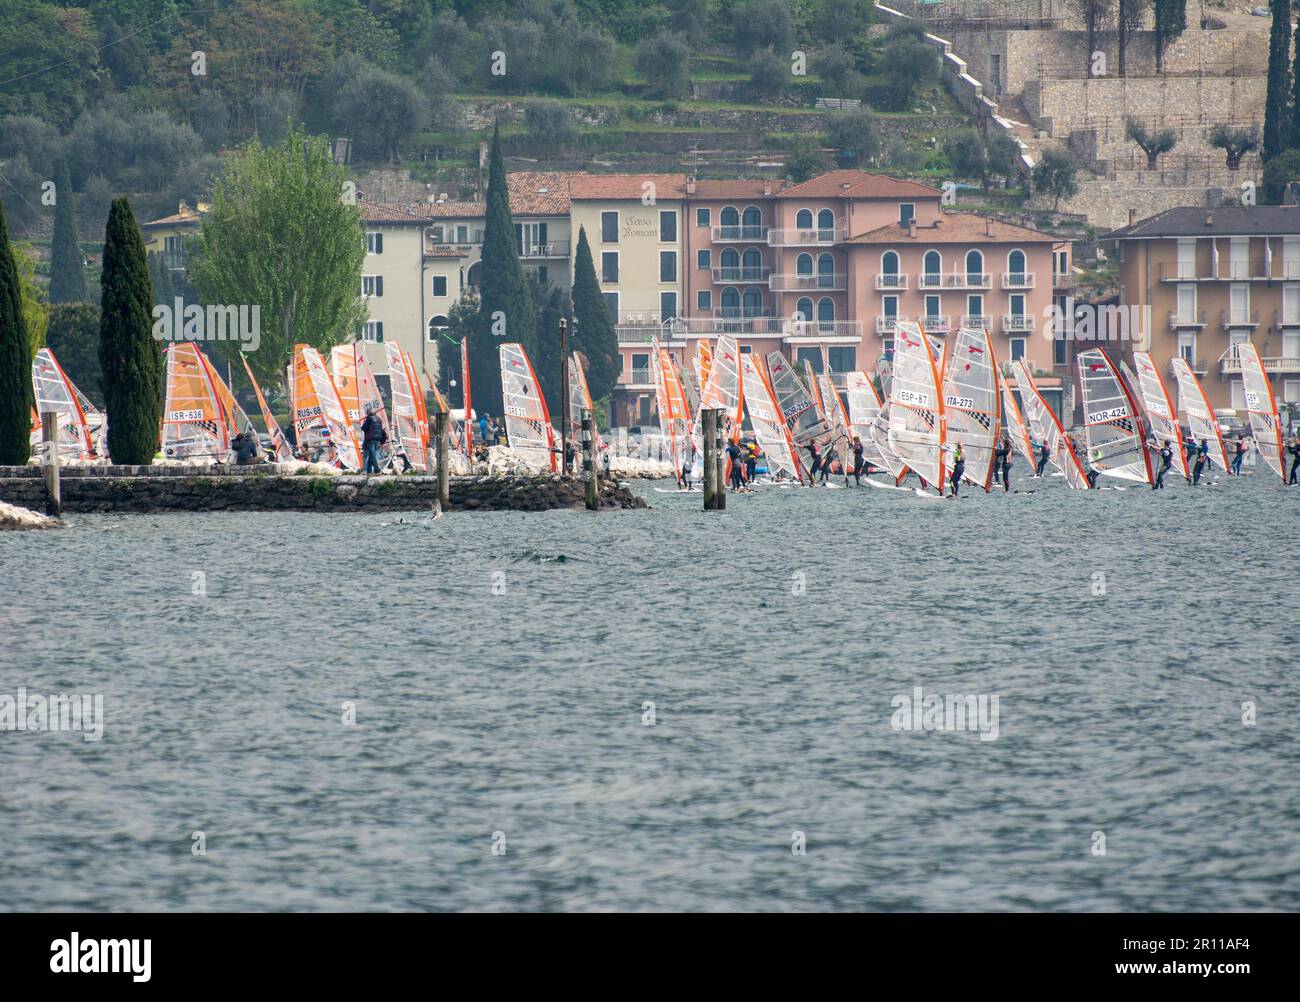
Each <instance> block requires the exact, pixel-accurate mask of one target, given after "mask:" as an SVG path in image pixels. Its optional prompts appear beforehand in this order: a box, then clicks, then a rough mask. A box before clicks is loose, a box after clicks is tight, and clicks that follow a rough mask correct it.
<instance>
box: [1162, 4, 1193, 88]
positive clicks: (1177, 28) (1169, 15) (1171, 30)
mask: <svg viewBox="0 0 1300 1002" xmlns="http://www.w3.org/2000/svg"><path fill="white" fill-rule="evenodd" d="M1154 7H1155V29H1156V71H1157V72H1159V73H1163V72H1164V71H1165V49H1166V48H1168V47H1169V43H1170V42H1172V41H1173V40H1174V39H1175V38H1177V37H1178V36H1179V35H1181V34H1182V33H1183V32H1184V31H1186V30H1187V0H1155V3H1154Z"/></svg>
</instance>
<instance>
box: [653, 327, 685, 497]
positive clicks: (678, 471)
mask: <svg viewBox="0 0 1300 1002" xmlns="http://www.w3.org/2000/svg"><path fill="white" fill-rule="evenodd" d="M650 371H651V374H652V376H653V378H654V384H655V410H656V411H657V412H658V416H659V433H660V435H662V436H663V440H664V444H665V445H666V446H667V448H668V456H669V459H670V461H671V462H672V464H673V476H674V477H678V478H680V477H681V475H682V470H683V469H685V467H686V459H687V452H688V448H689V447H688V444H687V443H689V442H690V440H691V419H690V409H689V407H688V406H687V403H686V390H685V388H684V387H683V386H682V381H681V378H680V377H679V376H678V374H677V364H676V362H675V361H674V360H673V355H672V352H670V351H668V350H667V349H666V348H663V347H661V346H660V344H659V339H658V338H657V337H653V336H652V337H651V338H650Z"/></svg>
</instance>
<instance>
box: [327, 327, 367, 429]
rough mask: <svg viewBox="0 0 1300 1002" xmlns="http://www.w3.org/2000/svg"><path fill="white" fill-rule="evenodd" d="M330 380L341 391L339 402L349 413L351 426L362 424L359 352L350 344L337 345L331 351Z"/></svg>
mask: <svg viewBox="0 0 1300 1002" xmlns="http://www.w3.org/2000/svg"><path fill="white" fill-rule="evenodd" d="M330 378H332V379H333V380H334V386H335V387H336V388H337V389H338V391H339V400H341V401H342V402H343V408H344V410H346V411H347V412H348V422H349V423H350V424H354V425H358V426H360V424H361V400H360V395H359V393H358V388H357V351H356V349H355V348H354V347H353V346H352V345H350V344H336V345H335V346H334V347H333V348H331V349H330Z"/></svg>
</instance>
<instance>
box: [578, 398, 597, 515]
mask: <svg viewBox="0 0 1300 1002" xmlns="http://www.w3.org/2000/svg"><path fill="white" fill-rule="evenodd" d="M582 473H583V476H585V477H586V478H587V511H595V510H596V509H597V508H599V507H600V501H599V495H598V491H597V484H596V421H595V418H594V417H593V416H592V413H591V411H589V410H587V409H586V408H585V407H584V408H583V410H582Z"/></svg>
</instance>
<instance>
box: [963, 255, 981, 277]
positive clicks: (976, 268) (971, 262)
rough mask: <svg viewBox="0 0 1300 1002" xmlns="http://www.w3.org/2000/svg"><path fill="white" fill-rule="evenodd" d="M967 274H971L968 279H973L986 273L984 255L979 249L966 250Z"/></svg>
mask: <svg viewBox="0 0 1300 1002" xmlns="http://www.w3.org/2000/svg"><path fill="white" fill-rule="evenodd" d="M966 274H967V275H968V276H970V278H969V279H968V281H973V280H974V279H975V277H976V276H981V275H983V274H984V255H983V254H981V253H980V252H979V251H977V250H973V251H967V252H966Z"/></svg>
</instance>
